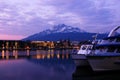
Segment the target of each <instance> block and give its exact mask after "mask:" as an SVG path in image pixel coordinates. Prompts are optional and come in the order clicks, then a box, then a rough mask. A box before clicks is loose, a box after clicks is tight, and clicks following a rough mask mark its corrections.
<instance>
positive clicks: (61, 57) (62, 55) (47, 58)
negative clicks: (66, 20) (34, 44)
mask: <svg viewBox="0 0 120 80" xmlns="http://www.w3.org/2000/svg"><path fill="white" fill-rule="evenodd" d="M69 53H70V51H69V50H56V51H54V50H48V51H44V50H37V51H29V50H27V51H17V50H14V51H7V50H6V51H3V50H2V51H1V52H0V80H72V73H73V71H74V69H75V65H74V62H73V61H72V60H71V58H70V55H69Z"/></svg>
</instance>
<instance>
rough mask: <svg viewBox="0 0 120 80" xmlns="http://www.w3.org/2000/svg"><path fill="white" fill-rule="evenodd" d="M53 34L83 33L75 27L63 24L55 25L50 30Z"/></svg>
mask: <svg viewBox="0 0 120 80" xmlns="http://www.w3.org/2000/svg"><path fill="white" fill-rule="evenodd" d="M52 31H53V33H67V32H85V31H84V30H81V29H79V28H77V27H72V26H67V25H65V24H58V25H55V26H54V27H53V29H52Z"/></svg>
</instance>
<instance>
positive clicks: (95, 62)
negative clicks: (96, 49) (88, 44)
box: [87, 56, 120, 71]
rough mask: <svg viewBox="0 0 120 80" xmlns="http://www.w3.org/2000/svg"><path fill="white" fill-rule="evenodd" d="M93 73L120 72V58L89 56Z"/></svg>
mask: <svg viewBox="0 0 120 80" xmlns="http://www.w3.org/2000/svg"><path fill="white" fill-rule="evenodd" d="M87 59H88V62H89V64H90V66H91V67H92V69H93V71H115V70H120V56H87Z"/></svg>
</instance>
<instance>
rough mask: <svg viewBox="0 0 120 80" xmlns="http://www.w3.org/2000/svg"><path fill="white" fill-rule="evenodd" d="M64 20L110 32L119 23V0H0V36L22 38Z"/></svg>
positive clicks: (87, 28)
mask: <svg viewBox="0 0 120 80" xmlns="http://www.w3.org/2000/svg"><path fill="white" fill-rule="evenodd" d="M61 23H64V24H66V25H69V26H74V27H79V28H81V29H83V30H85V31H89V32H99V33H101V32H108V31H110V30H111V29H112V28H114V27H116V26H119V25H120V1H119V0H0V33H1V34H0V39H22V38H24V37H26V36H29V35H32V34H35V33H38V32H40V31H43V30H45V29H48V28H52V27H53V25H57V24H61Z"/></svg>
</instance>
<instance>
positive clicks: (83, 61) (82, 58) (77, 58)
mask: <svg viewBox="0 0 120 80" xmlns="http://www.w3.org/2000/svg"><path fill="white" fill-rule="evenodd" d="M71 57H72V59H73V60H74V63H75V64H76V66H88V65H89V63H88V61H87V58H86V55H84V54H72V55H71Z"/></svg>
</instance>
